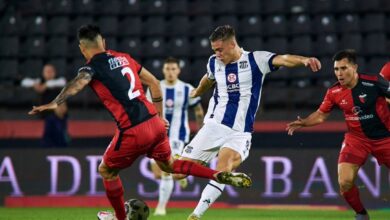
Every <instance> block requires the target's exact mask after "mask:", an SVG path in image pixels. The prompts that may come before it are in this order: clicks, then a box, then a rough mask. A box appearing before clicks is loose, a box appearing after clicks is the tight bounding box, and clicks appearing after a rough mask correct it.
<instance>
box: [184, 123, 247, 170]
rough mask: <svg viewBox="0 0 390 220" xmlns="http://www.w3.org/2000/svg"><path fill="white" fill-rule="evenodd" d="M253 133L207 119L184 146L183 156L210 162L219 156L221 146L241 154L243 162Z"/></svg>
mask: <svg viewBox="0 0 390 220" xmlns="http://www.w3.org/2000/svg"><path fill="white" fill-rule="evenodd" d="M251 140H252V134H251V133H249V132H240V131H235V130H233V129H231V128H229V127H227V126H225V125H222V124H219V123H217V122H215V121H212V120H210V121H207V123H206V124H204V125H203V127H202V128H201V129H200V130H199V132H198V133H197V134H196V135H195V137H194V139H192V141H191V142H190V143H189V144H188V145H187V146H186V147H185V148H184V151H183V154H182V156H183V157H188V158H191V159H196V160H201V161H204V162H206V163H209V162H210V160H211V159H213V158H214V157H216V156H217V154H218V152H219V150H220V148H224V147H226V148H230V149H232V150H234V151H236V152H237V153H239V154H240V155H241V162H243V161H244V160H245V159H246V158H247V157H248V155H249V150H250V148H251Z"/></svg>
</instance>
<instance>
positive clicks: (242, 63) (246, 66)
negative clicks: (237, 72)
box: [239, 60, 248, 69]
mask: <svg viewBox="0 0 390 220" xmlns="http://www.w3.org/2000/svg"><path fill="white" fill-rule="evenodd" d="M239 67H240V69H245V68H248V61H246V60H244V61H240V63H239Z"/></svg>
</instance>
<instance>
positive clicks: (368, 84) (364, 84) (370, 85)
mask: <svg viewBox="0 0 390 220" xmlns="http://www.w3.org/2000/svg"><path fill="white" fill-rule="evenodd" d="M362 85H363V86H369V87H373V86H374V84H373V83H369V82H362Z"/></svg>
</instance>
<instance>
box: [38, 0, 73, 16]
mask: <svg viewBox="0 0 390 220" xmlns="http://www.w3.org/2000/svg"><path fill="white" fill-rule="evenodd" d="M43 2H44V3H45V5H46V10H45V11H46V13H47V14H49V15H65V14H70V13H71V12H72V9H73V5H72V3H73V1H72V0H60V1H59V0H45V1H43Z"/></svg>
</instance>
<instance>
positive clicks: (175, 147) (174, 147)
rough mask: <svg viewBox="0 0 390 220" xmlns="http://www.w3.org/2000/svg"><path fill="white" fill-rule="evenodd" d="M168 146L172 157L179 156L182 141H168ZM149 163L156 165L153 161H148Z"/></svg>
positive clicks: (182, 144)
mask: <svg viewBox="0 0 390 220" xmlns="http://www.w3.org/2000/svg"><path fill="white" fill-rule="evenodd" d="M169 145H170V146H171V151H172V156H175V155H179V156H180V155H181V153H182V152H183V148H184V141H181V140H169ZM150 162H151V163H156V161H154V159H150Z"/></svg>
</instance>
